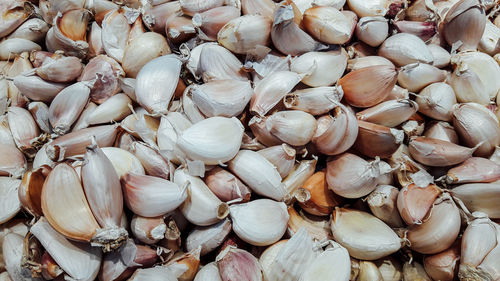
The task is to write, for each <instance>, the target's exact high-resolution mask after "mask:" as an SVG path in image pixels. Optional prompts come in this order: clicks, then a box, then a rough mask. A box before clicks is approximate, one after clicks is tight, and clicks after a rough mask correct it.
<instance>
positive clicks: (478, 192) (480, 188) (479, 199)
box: [451, 182, 500, 218]
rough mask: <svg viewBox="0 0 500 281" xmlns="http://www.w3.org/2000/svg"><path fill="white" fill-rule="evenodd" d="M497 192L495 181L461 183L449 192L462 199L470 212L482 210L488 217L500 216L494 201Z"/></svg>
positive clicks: (497, 184) (497, 187)
mask: <svg viewBox="0 0 500 281" xmlns="http://www.w3.org/2000/svg"><path fill="white" fill-rule="evenodd" d="M499 192H500V184H499V183H497V182H492V183H468V184H462V185H459V186H457V187H455V188H453V189H452V190H451V194H452V195H453V196H455V197H457V198H459V199H460V200H462V201H463V202H464V204H465V206H466V207H467V208H468V209H469V210H470V211H471V212H476V211H478V212H484V213H486V214H487V215H488V216H489V217H490V218H500V210H499V208H498V205H497V204H496V203H495V202H494V198H496V196H497V194H498V193H499Z"/></svg>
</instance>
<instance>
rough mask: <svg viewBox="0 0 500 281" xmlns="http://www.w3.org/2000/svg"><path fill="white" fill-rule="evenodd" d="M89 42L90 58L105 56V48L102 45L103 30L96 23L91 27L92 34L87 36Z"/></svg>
mask: <svg viewBox="0 0 500 281" xmlns="http://www.w3.org/2000/svg"><path fill="white" fill-rule="evenodd" d="M87 41H88V43H89V53H88V56H89V57H90V58H93V57H96V56H98V55H102V54H104V47H103V45H102V28H101V27H100V26H99V24H97V22H95V21H94V22H93V23H92V26H91V27H90V32H89V34H88V36H87Z"/></svg>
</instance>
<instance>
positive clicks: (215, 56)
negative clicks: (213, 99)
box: [187, 43, 248, 83]
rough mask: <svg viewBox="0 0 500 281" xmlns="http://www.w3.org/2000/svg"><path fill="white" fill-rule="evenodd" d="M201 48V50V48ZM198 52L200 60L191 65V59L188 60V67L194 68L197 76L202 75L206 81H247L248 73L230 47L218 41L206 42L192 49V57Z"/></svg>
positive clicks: (194, 73) (193, 70)
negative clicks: (227, 47)
mask: <svg viewBox="0 0 500 281" xmlns="http://www.w3.org/2000/svg"><path fill="white" fill-rule="evenodd" d="M199 48H201V50H200V49H199ZM198 52H200V53H199V58H198V62H195V61H194V59H192V60H193V62H192V64H193V66H191V67H190V64H191V61H188V66H187V67H188V68H189V69H192V68H195V69H192V70H191V71H192V72H193V75H194V76H195V77H198V76H201V78H203V81H204V82H205V83H207V82H210V81H213V80H227V79H233V80H240V81H247V80H248V73H246V72H244V71H243V64H242V63H241V61H240V60H239V59H238V58H237V57H236V56H235V55H234V54H233V53H231V52H230V51H229V50H228V49H226V48H224V47H222V46H219V45H218V44H217V43H205V44H202V45H199V46H198V47H196V48H194V49H193V50H192V51H191V57H193V56H195V55H196V54H197V53H198Z"/></svg>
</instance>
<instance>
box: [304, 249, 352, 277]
mask: <svg viewBox="0 0 500 281" xmlns="http://www.w3.org/2000/svg"><path fill="white" fill-rule="evenodd" d="M328 243H329V245H328V246H327V247H326V249H325V250H324V251H323V252H321V253H319V254H318V255H317V256H316V257H315V258H314V260H313V261H312V262H311V263H310V264H309V266H308V267H307V268H306V269H305V270H304V272H303V273H302V275H301V277H300V279H299V280H300V281H313V280H328V279H330V280H335V281H337V280H338V281H347V280H349V277H350V275H351V260H350V258H349V253H348V252H347V250H346V249H345V248H344V247H342V246H341V245H340V244H338V243H336V242H334V241H332V240H329V241H328ZM332 278H333V279H332Z"/></svg>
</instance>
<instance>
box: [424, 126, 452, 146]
mask: <svg viewBox="0 0 500 281" xmlns="http://www.w3.org/2000/svg"><path fill="white" fill-rule="evenodd" d="M423 136H425V137H427V138H432V139H439V140H443V141H449V142H452V143H455V144H456V143H458V135H457V133H456V132H455V128H453V126H451V125H450V124H449V123H446V122H442V121H439V122H435V123H434V124H431V125H430V126H429V127H428V128H427V130H425V132H424V135H423Z"/></svg>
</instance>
